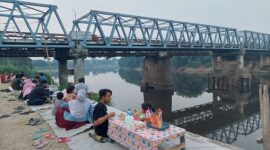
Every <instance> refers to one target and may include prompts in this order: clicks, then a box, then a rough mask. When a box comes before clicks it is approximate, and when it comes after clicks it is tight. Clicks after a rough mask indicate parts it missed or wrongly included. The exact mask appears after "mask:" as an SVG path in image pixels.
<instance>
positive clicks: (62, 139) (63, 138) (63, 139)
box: [58, 137, 71, 143]
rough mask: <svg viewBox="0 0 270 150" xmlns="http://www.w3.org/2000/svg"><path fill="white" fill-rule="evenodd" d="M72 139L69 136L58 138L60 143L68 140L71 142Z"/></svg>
mask: <svg viewBox="0 0 270 150" xmlns="http://www.w3.org/2000/svg"><path fill="white" fill-rule="evenodd" d="M70 141H71V139H70V138H68V137H60V138H58V143H67V142H70Z"/></svg>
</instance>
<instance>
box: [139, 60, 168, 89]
mask: <svg viewBox="0 0 270 150" xmlns="http://www.w3.org/2000/svg"><path fill="white" fill-rule="evenodd" d="M141 85H142V87H146V88H149V87H150V88H152V89H168V88H170V89H172V83H171V67H170V58H169V57H168V56H165V57H163V56H162V57H161V56H146V57H145V58H144V65H143V81H142V82H141Z"/></svg>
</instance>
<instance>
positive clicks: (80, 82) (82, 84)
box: [75, 78, 88, 93]
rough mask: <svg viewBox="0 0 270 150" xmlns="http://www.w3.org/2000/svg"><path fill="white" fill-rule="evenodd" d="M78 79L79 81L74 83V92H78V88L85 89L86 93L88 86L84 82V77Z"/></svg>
mask: <svg viewBox="0 0 270 150" xmlns="http://www.w3.org/2000/svg"><path fill="white" fill-rule="evenodd" d="M78 81H79V83H77V84H76V85H75V90H76V93H78V91H79V90H80V89H84V90H85V91H86V93H87V92H88V86H87V85H86V84H85V79H84V78H80V79H79V80H78Z"/></svg>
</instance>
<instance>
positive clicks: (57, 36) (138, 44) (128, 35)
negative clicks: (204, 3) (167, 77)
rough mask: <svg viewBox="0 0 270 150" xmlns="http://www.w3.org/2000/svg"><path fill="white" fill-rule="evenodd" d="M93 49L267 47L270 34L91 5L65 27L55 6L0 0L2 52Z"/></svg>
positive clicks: (22, 53) (29, 53) (40, 53)
mask: <svg viewBox="0 0 270 150" xmlns="http://www.w3.org/2000/svg"><path fill="white" fill-rule="evenodd" d="M78 47H79V48H83V49H87V50H88V53H89V55H90V54H91V53H96V54H98V53H100V54H102V53H109V52H114V53H119V54H122V53H125V54H130V55H133V54H134V53H143V54H147V53H151V52H159V51H166V52H174V53H177V52H183V51H189V52H191V51H214V50H246V51H260V52H261V51H263V52H268V51H269V50H270V35H269V34H265V33H258V32H253V31H237V29H234V28H228V27H221V26H212V25H205V24H197V23H189V22H182V21H175V20H167V19H159V18H152V17H143V16H135V15H127V14H120V13H112V12H104V11H98V10H91V11H90V12H89V13H87V14H85V15H83V16H82V17H80V18H78V19H76V20H74V21H73V27H72V30H71V32H70V33H68V32H67V31H66V29H65V27H64V24H63V22H62V21H61V17H60V16H59V14H58V12H57V6H55V5H48V4H40V3H32V2H24V1H17V0H1V1H0V56H2V57H3V56H25V57H27V56H44V54H45V51H46V50H47V51H48V53H49V55H50V56H53V55H54V54H55V52H56V51H64V50H69V49H76V48H78Z"/></svg>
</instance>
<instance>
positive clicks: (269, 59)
mask: <svg viewBox="0 0 270 150" xmlns="http://www.w3.org/2000/svg"><path fill="white" fill-rule="evenodd" d="M263 66H267V67H270V56H268V55H261V57H260V67H263Z"/></svg>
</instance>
